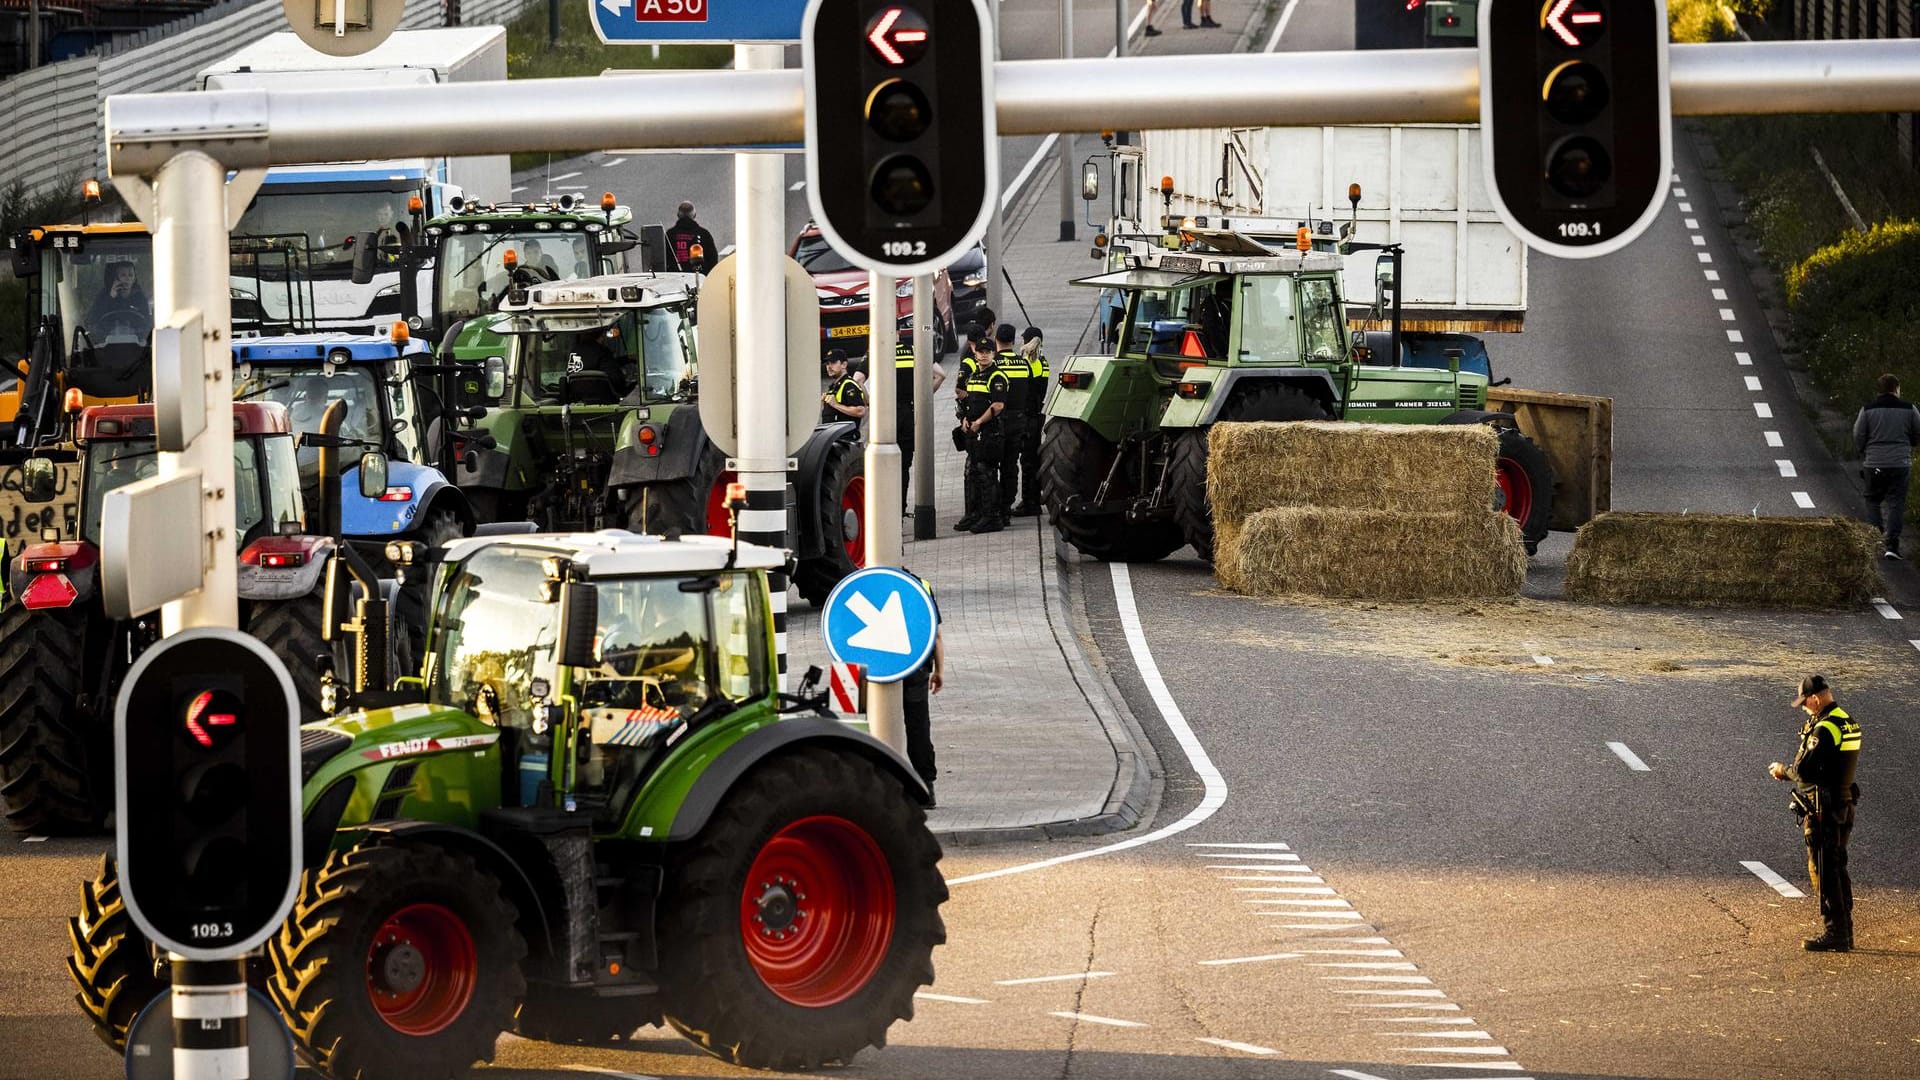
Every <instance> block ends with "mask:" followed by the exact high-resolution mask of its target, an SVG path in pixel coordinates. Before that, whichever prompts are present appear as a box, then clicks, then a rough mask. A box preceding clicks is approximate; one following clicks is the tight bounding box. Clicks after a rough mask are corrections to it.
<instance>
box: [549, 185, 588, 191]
mask: <svg viewBox="0 0 1920 1080" xmlns="http://www.w3.org/2000/svg"><path fill="white" fill-rule="evenodd" d="M553 190H555V191H585V190H587V186H586V185H585V184H555V185H553Z"/></svg>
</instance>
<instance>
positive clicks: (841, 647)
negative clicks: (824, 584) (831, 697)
mask: <svg viewBox="0 0 1920 1080" xmlns="http://www.w3.org/2000/svg"><path fill="white" fill-rule="evenodd" d="M820 627H821V629H822V630H823V631H824V632H825V634H826V637H827V652H828V653H830V654H832V656H833V658H834V660H835V661H836V662H838V663H842V664H860V665H861V666H863V667H865V668H866V669H867V679H868V680H869V681H872V682H877V683H890V682H899V681H900V680H902V679H904V678H906V677H907V676H908V675H911V674H913V672H914V671H915V670H916V669H917V668H919V667H920V665H921V664H924V663H926V662H927V657H928V656H930V655H932V653H933V636H934V634H935V632H936V631H937V630H938V628H939V618H938V617H937V616H936V615H935V614H934V609H933V597H932V596H930V595H928V594H927V588H926V586H925V585H922V584H921V583H920V579H918V578H916V577H914V576H913V575H912V574H909V573H907V572H905V571H903V570H899V569H896V568H895V567H891V566H869V567H867V568H866V569H865V570H856V571H854V572H853V573H851V574H848V575H847V576H846V577H845V578H842V579H841V581H840V584H838V585H836V586H834V589H833V592H831V593H829V594H827V605H826V610H825V612H824V614H822V616H821V618H820Z"/></svg>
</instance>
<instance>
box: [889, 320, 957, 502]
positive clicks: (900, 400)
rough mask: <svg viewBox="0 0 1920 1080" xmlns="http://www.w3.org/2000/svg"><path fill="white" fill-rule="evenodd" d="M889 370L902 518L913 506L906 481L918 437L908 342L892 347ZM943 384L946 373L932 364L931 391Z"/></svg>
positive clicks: (911, 468)
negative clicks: (891, 374) (895, 417)
mask: <svg viewBox="0 0 1920 1080" xmlns="http://www.w3.org/2000/svg"><path fill="white" fill-rule="evenodd" d="M893 371H894V387H895V389H894V395H895V397H894V399H893V400H894V408H895V410H896V412H897V414H898V416H899V421H898V425H897V426H898V429H899V434H898V436H897V437H896V438H895V439H894V441H895V442H896V443H898V444H899V446H900V512H901V514H902V515H903V516H906V515H907V514H908V511H909V508H910V507H911V506H912V505H913V496H912V494H911V492H912V491H913V485H912V484H910V483H908V482H907V480H908V477H909V475H910V474H911V473H912V472H913V448H914V445H915V442H916V440H917V438H918V436H917V435H916V434H915V429H914V423H913V408H914V405H913V383H914V378H913V372H914V357H913V344H912V343H911V342H907V341H902V342H900V343H898V344H896V345H895V346H894V347H893ZM946 381H947V373H946V372H945V371H942V370H941V369H940V365H939V364H935V365H933V388H934V390H936V391H938V390H939V389H940V385H941V384H942V383H944V382H946Z"/></svg>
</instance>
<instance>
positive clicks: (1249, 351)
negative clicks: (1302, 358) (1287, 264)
mask: <svg viewBox="0 0 1920 1080" xmlns="http://www.w3.org/2000/svg"><path fill="white" fill-rule="evenodd" d="M1239 307H1240V359H1241V361H1242V362H1244V363H1250V364H1279V363H1292V362H1294V361H1296V360H1297V359H1299V348H1300V345H1299V342H1300V336H1299V323H1298V322H1297V321H1296V320H1295V318H1294V311H1293V279H1292V278H1290V277H1284V276H1281V275H1278V274H1275V275H1269V276H1265V277H1249V278H1245V279H1243V280H1242V281H1241V282H1240V305H1239Z"/></svg>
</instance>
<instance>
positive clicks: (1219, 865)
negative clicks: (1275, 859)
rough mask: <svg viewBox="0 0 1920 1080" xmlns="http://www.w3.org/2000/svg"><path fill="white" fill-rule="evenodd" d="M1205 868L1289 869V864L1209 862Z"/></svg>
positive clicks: (1229, 879) (1230, 879)
mask: <svg viewBox="0 0 1920 1080" xmlns="http://www.w3.org/2000/svg"><path fill="white" fill-rule="evenodd" d="M1215 858H1218V856H1215ZM1294 858H1299V856H1297V855H1296V856H1294ZM1204 869H1207V870H1285V869H1287V866H1286V865H1277V866H1269V865H1267V864H1264V863H1208V864H1207V865H1206V866H1205V867H1204ZM1227 880H1228V881H1232V880H1234V879H1232V878H1228V879H1227Z"/></svg>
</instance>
